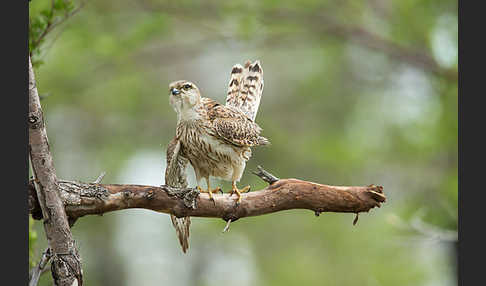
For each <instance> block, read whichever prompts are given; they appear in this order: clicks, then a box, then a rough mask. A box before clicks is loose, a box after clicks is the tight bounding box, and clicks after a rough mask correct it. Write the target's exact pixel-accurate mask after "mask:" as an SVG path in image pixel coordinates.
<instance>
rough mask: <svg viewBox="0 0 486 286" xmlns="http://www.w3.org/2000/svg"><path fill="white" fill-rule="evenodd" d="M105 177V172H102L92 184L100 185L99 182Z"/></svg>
mask: <svg viewBox="0 0 486 286" xmlns="http://www.w3.org/2000/svg"><path fill="white" fill-rule="evenodd" d="M105 175H106V171H103V172H102V173H101V174H100V175H99V176H98V178H96V180H95V181H94V182H93V183H95V184H99V183H101V181H102V180H103V178H104V177H105Z"/></svg>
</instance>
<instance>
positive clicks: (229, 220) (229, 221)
mask: <svg viewBox="0 0 486 286" xmlns="http://www.w3.org/2000/svg"><path fill="white" fill-rule="evenodd" d="M230 223H231V219H228V221H227V222H226V226H225V227H224V228H223V233H225V232H227V231H228V230H229V227H230Z"/></svg>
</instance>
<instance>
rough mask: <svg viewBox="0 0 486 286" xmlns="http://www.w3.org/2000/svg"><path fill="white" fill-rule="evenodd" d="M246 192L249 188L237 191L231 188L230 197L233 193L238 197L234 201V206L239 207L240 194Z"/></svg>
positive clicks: (234, 187)
mask: <svg viewBox="0 0 486 286" xmlns="http://www.w3.org/2000/svg"><path fill="white" fill-rule="evenodd" d="M248 191H250V186H246V187H244V188H243V189H241V190H239V189H238V188H237V187H236V186H233V189H232V190H231V194H230V196H232V195H233V194H235V193H236V195H237V196H238V200H237V201H236V206H239V205H240V203H241V193H246V192H248Z"/></svg>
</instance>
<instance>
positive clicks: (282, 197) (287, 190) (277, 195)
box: [29, 172, 386, 222]
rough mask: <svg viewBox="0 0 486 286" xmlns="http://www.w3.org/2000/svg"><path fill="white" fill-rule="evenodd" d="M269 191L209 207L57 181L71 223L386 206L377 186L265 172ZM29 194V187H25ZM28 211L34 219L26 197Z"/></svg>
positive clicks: (184, 196)
mask: <svg viewBox="0 0 486 286" xmlns="http://www.w3.org/2000/svg"><path fill="white" fill-rule="evenodd" d="M261 177H262V178H263V179H265V178H268V182H271V183H270V185H269V186H267V187H266V188H265V189H263V190H260V191H254V192H249V193H245V194H243V197H242V202H241V204H240V205H238V206H237V205H236V200H237V197H236V195H233V196H230V195H229V194H215V195H214V200H215V203H213V202H212V201H211V200H209V195H208V194H206V193H199V192H198V191H197V190H195V189H191V188H187V189H175V188H171V187H168V186H165V185H163V186H160V187H155V186H143V185H118V184H95V183H82V182H71V181H60V182H59V186H60V188H61V193H63V194H64V195H63V201H64V204H65V207H66V213H67V214H68V216H69V217H71V218H74V219H77V218H79V217H82V216H85V215H92V214H103V213H106V212H111V211H116V210H122V209H129V208H144V209H150V210H154V211H157V212H163V213H168V214H173V215H175V216H177V217H185V216H195V217H213V218H222V219H224V220H225V221H228V220H229V219H231V220H232V221H233V222H234V221H235V220H237V219H239V218H244V217H249V216H258V215H263V214H268V213H274V212H278V211H283V210H290V209H308V210H312V211H314V212H315V214H316V215H319V214H320V213H321V212H344V213H356V214H357V213H360V212H368V211H369V210H370V209H372V208H374V207H380V205H381V203H383V202H385V201H386V197H385V195H384V194H383V188H382V187H381V186H375V185H370V186H352V187H345V186H330V185H322V184H317V183H312V182H307V181H302V180H298V179H278V178H276V177H275V176H273V175H271V174H270V173H268V172H261ZM31 189H32V187H31ZM30 193H31V194H30V195H29V197H30V198H31V199H30V201H31V202H32V204H31V206H30V211H31V213H32V214H33V216H34V218H35V217H36V215H35V214H37V216H38V215H40V214H39V212H38V207H37V206H36V204H35V202H36V199H35V198H34V197H33V194H32V191H31V192H30Z"/></svg>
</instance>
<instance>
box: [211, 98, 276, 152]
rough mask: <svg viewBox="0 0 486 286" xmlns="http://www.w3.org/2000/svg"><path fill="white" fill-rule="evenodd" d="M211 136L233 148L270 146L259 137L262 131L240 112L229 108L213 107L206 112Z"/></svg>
mask: <svg viewBox="0 0 486 286" xmlns="http://www.w3.org/2000/svg"><path fill="white" fill-rule="evenodd" d="M208 117H209V127H210V130H211V131H212V135H213V136H216V137H218V138H219V139H221V140H224V141H225V142H228V143H230V144H233V145H235V146H248V147H251V146H258V145H267V144H270V142H269V141H268V139H267V138H265V137H263V136H260V133H261V131H262V129H261V128H260V126H258V124H256V123H255V122H253V121H252V120H251V119H250V118H248V117H247V116H246V115H245V114H243V113H242V112H241V111H240V110H238V109H236V108H234V107H231V106H222V105H215V106H213V107H212V108H211V109H209V110H208Z"/></svg>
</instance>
